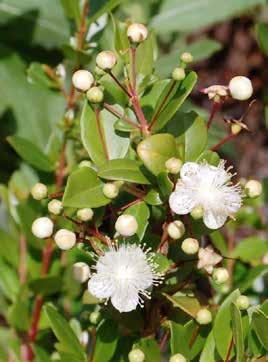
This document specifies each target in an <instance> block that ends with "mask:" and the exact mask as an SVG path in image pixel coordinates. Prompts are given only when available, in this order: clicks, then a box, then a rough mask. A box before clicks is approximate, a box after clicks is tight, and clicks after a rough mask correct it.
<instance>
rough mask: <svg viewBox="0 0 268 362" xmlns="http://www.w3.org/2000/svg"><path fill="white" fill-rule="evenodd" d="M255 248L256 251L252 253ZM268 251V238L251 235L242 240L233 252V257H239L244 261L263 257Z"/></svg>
mask: <svg viewBox="0 0 268 362" xmlns="http://www.w3.org/2000/svg"><path fill="white" fill-rule="evenodd" d="M252 248H254V253H252ZM267 252H268V240H264V239H261V238H258V237H254V236H253V237H249V238H246V239H243V240H240V241H239V243H238V245H237V246H236V248H235V249H234V251H233V253H232V257H233V258H239V259H241V260H243V261H244V262H250V261H253V260H258V259H261V258H262V257H263V256H264V254H265V253H267Z"/></svg>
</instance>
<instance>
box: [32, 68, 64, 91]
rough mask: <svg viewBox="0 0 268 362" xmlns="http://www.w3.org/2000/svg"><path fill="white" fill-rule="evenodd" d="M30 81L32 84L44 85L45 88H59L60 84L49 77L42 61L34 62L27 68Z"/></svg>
mask: <svg viewBox="0 0 268 362" xmlns="http://www.w3.org/2000/svg"><path fill="white" fill-rule="evenodd" d="M27 76H28V81H29V82H30V83H32V84H36V85H38V86H42V87H45V88H52V89H58V88H59V84H57V83H56V82H55V81H54V80H52V79H51V78H49V77H48V75H47V73H46V72H45V70H44V65H43V64H41V63H37V62H33V63H31V64H30V66H29V68H28V69H27Z"/></svg>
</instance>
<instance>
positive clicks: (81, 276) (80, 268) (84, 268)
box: [73, 261, 90, 283]
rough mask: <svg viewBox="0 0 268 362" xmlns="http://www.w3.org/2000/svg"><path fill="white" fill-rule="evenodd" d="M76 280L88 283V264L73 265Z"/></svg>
mask: <svg viewBox="0 0 268 362" xmlns="http://www.w3.org/2000/svg"><path fill="white" fill-rule="evenodd" d="M73 276H74V279H75V280H77V281H78V282H79V283H84V282H86V281H87V280H88V279H89V277H90V269H89V266H88V265H87V264H86V263H83V262H82V261H81V262H78V263H75V264H74V265H73Z"/></svg>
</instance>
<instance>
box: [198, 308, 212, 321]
mask: <svg viewBox="0 0 268 362" xmlns="http://www.w3.org/2000/svg"><path fill="white" fill-rule="evenodd" d="M196 321H197V322H198V323H199V324H209V323H211V321H212V314H211V313H210V311H209V310H208V309H207V308H202V309H200V310H199V311H198V312H197V314H196Z"/></svg>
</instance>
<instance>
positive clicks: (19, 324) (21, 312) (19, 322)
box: [8, 297, 31, 331]
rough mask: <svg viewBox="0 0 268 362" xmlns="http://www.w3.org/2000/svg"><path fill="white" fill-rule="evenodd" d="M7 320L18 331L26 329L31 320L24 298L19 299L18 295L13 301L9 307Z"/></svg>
mask: <svg viewBox="0 0 268 362" xmlns="http://www.w3.org/2000/svg"><path fill="white" fill-rule="evenodd" d="M8 322H9V323H10V324H11V325H12V327H14V328H16V329H18V330H20V331H27V330H28V328H29V326H30V322H31V318H30V314H29V306H28V304H27V303H26V302H25V301H24V300H21V297H18V298H17V299H16V301H15V303H14V304H13V305H11V306H10V307H9V309H8Z"/></svg>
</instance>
